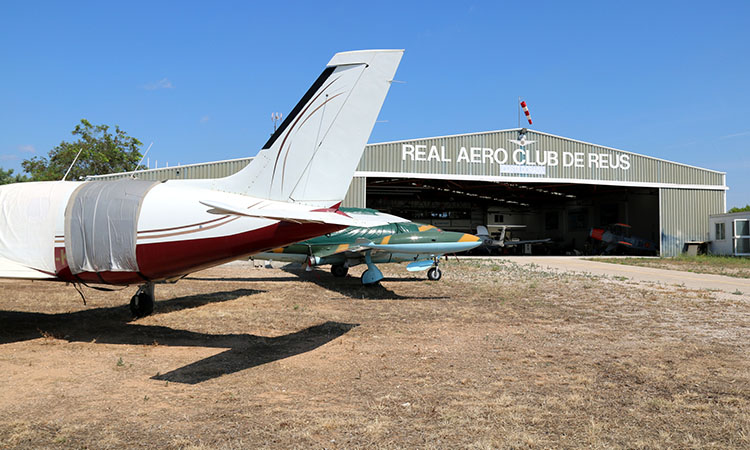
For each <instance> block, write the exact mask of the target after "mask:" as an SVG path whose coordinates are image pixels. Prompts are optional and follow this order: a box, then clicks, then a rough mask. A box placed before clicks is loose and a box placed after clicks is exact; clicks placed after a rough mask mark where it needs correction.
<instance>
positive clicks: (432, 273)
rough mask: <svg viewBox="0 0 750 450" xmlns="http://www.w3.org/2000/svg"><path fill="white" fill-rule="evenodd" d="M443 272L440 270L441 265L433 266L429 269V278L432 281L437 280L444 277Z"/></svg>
mask: <svg viewBox="0 0 750 450" xmlns="http://www.w3.org/2000/svg"><path fill="white" fill-rule="evenodd" d="M442 276H443V272H441V271H440V268H439V267H433V268H432V269H430V270H428V271H427V279H428V280H430V281H437V280H439V279H440V278H442Z"/></svg>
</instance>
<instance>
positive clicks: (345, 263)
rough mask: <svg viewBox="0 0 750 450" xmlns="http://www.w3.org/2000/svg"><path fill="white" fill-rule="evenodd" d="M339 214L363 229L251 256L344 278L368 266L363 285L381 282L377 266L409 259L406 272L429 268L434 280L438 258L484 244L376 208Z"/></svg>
mask: <svg viewBox="0 0 750 450" xmlns="http://www.w3.org/2000/svg"><path fill="white" fill-rule="evenodd" d="M340 211H342V212H344V213H346V214H347V215H349V216H351V217H352V218H354V219H355V220H357V221H358V222H359V223H362V224H363V226H353V227H349V228H346V229H344V230H341V231H337V232H335V233H330V234H326V235H324V236H319V237H316V238H313V239H308V240H306V241H303V242H299V243H296V244H291V245H288V246H286V247H280V248H276V249H273V250H270V251H268V252H264V253H258V254H256V255H254V258H257V259H268V260H273V261H286V262H298V263H301V264H303V265H304V266H305V267H306V269H307V270H310V268H311V267H314V266H321V265H326V264H330V265H331V273H332V274H333V275H334V276H336V277H343V276H346V274H347V272H348V270H349V267H352V266H356V265H359V264H367V270H366V271H365V272H364V273H363V274H362V284H365V285H367V284H373V283H377V282H378V281H380V280H382V279H383V273H382V272H381V271H380V269H378V267H377V266H375V263H390V262H405V261H410V264H408V265H407V266H406V270H408V271H410V272H416V271H420V270H427V278H428V279H429V280H433V281H437V280H439V279H440V278H441V277H442V272H441V271H440V268H439V267H438V264H439V262H440V257H441V256H443V255H445V254H450V253H458V252H463V251H466V250H471V249H472V248H474V247H477V246H479V245H480V244H481V243H482V241H481V239H479V238H478V237H477V236H474V235H473V234H466V233H457V232H453V231H443V230H441V229H439V228H436V227H435V226H433V225H423V224H419V223H414V222H410V221H408V220H406V219H403V218H401V217H397V216H393V215H390V214H385V213H381V212H379V211H376V210H374V209H366V208H340Z"/></svg>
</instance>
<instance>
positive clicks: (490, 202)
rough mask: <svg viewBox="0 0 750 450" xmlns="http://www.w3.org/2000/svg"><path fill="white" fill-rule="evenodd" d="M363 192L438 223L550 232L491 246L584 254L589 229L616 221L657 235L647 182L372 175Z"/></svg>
mask: <svg viewBox="0 0 750 450" xmlns="http://www.w3.org/2000/svg"><path fill="white" fill-rule="evenodd" d="M366 195H367V206H368V207H370V208H374V209H377V210H380V211H384V212H388V213H389V214H394V215H397V216H400V217H408V218H410V219H411V220H414V221H417V222H422V223H428V224H431V225H435V226H437V227H439V228H442V229H444V230H450V231H463V232H476V230H477V226H479V225H484V226H486V227H487V228H488V229H489V231H490V233H492V235H493V237H495V238H497V237H499V235H500V234H501V233H502V230H503V229H506V236H505V238H506V241H508V242H509V243H511V244H512V242H513V241H514V240H521V241H527V240H544V239H546V238H550V241H549V242H539V243H537V244H535V245H527V246H513V245H508V246H506V247H505V248H504V249H502V250H500V249H498V251H497V253H505V254H524V253H530V254H581V253H583V254H591V253H594V252H598V251H600V249H599V248H598V247H597V243H596V242H592V240H591V239H590V237H589V234H590V231H591V229H592V228H593V227H600V226H601V227H606V226H608V225H611V224H617V223H621V224H627V225H629V228H630V233H631V234H632V235H633V236H639V237H641V238H643V239H647V240H649V241H651V242H654V243H657V242H658V240H659V191H658V189H655V188H641V187H625V186H597V185H579V184H572V183H554V184H523V183H497V182H478V181H455V180H431V179H401V178H378V177H373V178H368V179H367V184H366ZM483 250H484V249H477V250H476V252H477V253H481V252H482V251H483ZM619 250H621V251H626V250H625V249H619ZM657 250H658V247H655V248H654V251H657ZM646 253H648V252H646Z"/></svg>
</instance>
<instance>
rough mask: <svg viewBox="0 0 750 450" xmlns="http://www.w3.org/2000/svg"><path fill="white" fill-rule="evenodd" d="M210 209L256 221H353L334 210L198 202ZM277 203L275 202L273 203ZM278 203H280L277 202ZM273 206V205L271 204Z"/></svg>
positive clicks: (341, 222)
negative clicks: (249, 206)
mask: <svg viewBox="0 0 750 450" xmlns="http://www.w3.org/2000/svg"><path fill="white" fill-rule="evenodd" d="M200 203H201V204H203V205H206V206H208V207H210V208H211V210H210V211H209V212H212V213H215V214H231V215H235V216H245V217H255V218H258V219H269V220H279V221H282V222H292V223H326V224H332V225H344V226H352V225H354V224H355V220H354V219H352V218H351V217H349V216H347V215H346V214H344V213H343V212H341V211H339V210H335V209H328V208H326V209H313V210H311V209H310V208H309V207H304V206H303V205H299V206H302V207H294V206H296V205H291V204H288V203H285V204H279V205H278V206H279V207H278V208H273V206H272V207H270V208H268V207H261V208H242V207H237V206H232V205H228V204H226V203H221V202H216V201H202V200H201V202H200ZM274 203H277V202H274ZM279 203H280V202H279ZM271 205H273V203H271Z"/></svg>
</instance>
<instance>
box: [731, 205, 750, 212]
mask: <svg viewBox="0 0 750 450" xmlns="http://www.w3.org/2000/svg"><path fill="white" fill-rule="evenodd" d="M745 211H750V205H745V206H744V207H742V208H740V207H737V206H735V207H733V208H731V209H730V210H729V212H730V213H736V212H745Z"/></svg>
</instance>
